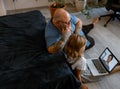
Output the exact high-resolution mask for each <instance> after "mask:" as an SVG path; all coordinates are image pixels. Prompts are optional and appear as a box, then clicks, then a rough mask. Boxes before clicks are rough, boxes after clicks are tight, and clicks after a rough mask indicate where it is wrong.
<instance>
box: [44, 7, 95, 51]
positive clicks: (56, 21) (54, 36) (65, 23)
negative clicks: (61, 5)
mask: <svg viewBox="0 0 120 89" xmlns="http://www.w3.org/2000/svg"><path fill="white" fill-rule="evenodd" d="M96 22H97V20H94V21H93V23H92V24H89V25H87V26H82V21H81V20H80V19H79V18H77V17H75V16H74V15H71V14H69V13H68V12H67V11H66V10H64V9H57V10H56V11H55V13H54V16H53V18H52V19H51V20H50V21H49V22H48V23H47V25H46V28H45V40H46V45H47V49H48V52H49V53H56V52H60V51H62V50H63V48H64V45H65V44H66V41H67V40H68V38H69V36H70V35H71V34H73V33H75V34H80V35H82V36H84V37H86V39H87V44H86V49H89V48H91V47H92V46H93V45H94V40H93V38H91V37H90V36H88V35H87V34H88V33H89V31H90V30H91V29H92V28H93V27H94V25H95V24H96ZM73 44H74V43H73Z"/></svg>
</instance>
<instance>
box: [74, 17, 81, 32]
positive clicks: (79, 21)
mask: <svg viewBox="0 0 120 89" xmlns="http://www.w3.org/2000/svg"><path fill="white" fill-rule="evenodd" d="M80 30H82V21H81V20H80V19H79V18H77V20H76V24H75V33H76V34H79V33H80Z"/></svg>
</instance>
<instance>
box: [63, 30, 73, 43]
mask: <svg viewBox="0 0 120 89" xmlns="http://www.w3.org/2000/svg"><path fill="white" fill-rule="evenodd" d="M61 33H62V39H63V41H65V42H66V41H67V40H68V38H69V37H70V35H71V34H72V31H71V29H70V28H62V29H61Z"/></svg>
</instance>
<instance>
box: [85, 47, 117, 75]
mask: <svg viewBox="0 0 120 89" xmlns="http://www.w3.org/2000/svg"><path fill="white" fill-rule="evenodd" d="M118 63H119V61H118V59H117V58H116V57H115V56H114V54H113V53H112V52H111V51H110V49H109V48H108V47H106V48H105V50H104V51H103V52H102V53H101V55H100V56H99V58H93V59H88V60H87V66H88V69H89V70H90V72H91V74H92V75H93V76H102V75H107V74H109V73H110V72H111V71H112V70H113V69H114V68H115V67H116V65H117V64H118Z"/></svg>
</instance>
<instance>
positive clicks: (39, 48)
mask: <svg viewBox="0 0 120 89" xmlns="http://www.w3.org/2000/svg"><path fill="white" fill-rule="evenodd" d="M45 26H46V20H45V17H44V16H43V15H42V13H41V12H40V11H37V10H35V11H29V12H24V13H18V14H13V15H6V16H1V17H0V89H80V85H81V83H80V82H79V81H78V80H77V79H76V77H75V76H74V74H73V73H72V71H71V69H70V68H69V66H68V65H67V63H66V61H65V57H64V54H63V53H62V52H58V53H55V54H49V53H48V52H47V50H46V44H45V39H44V30H45Z"/></svg>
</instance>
